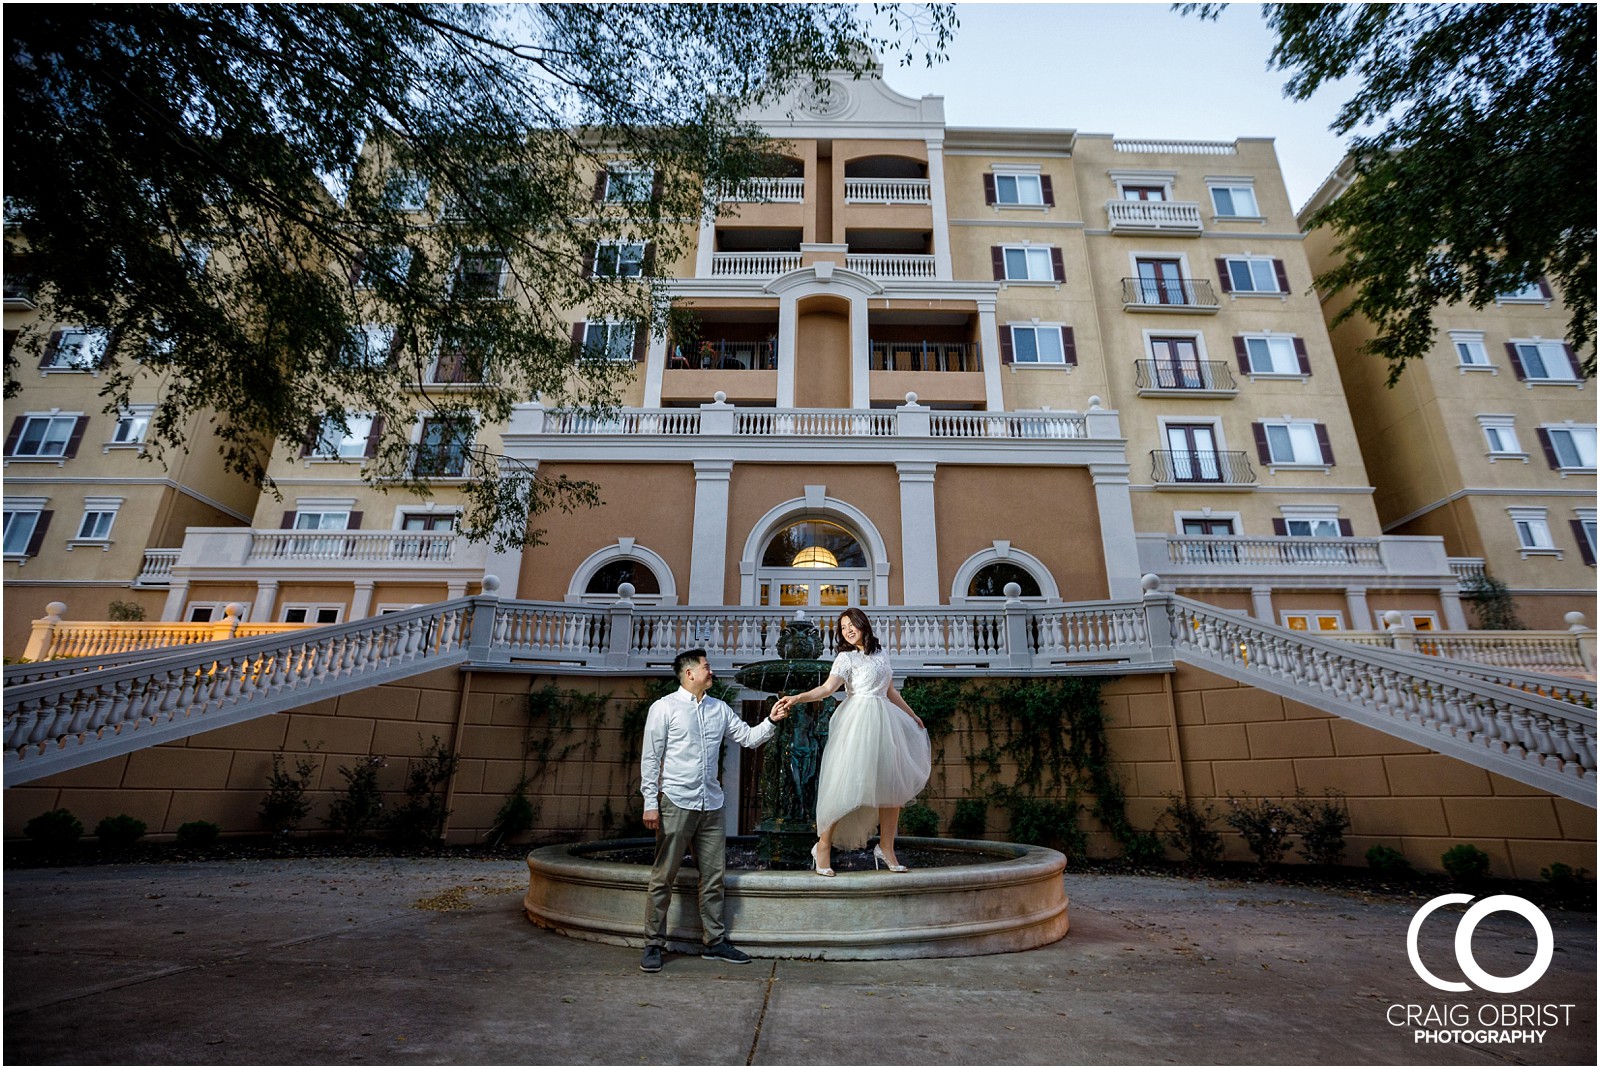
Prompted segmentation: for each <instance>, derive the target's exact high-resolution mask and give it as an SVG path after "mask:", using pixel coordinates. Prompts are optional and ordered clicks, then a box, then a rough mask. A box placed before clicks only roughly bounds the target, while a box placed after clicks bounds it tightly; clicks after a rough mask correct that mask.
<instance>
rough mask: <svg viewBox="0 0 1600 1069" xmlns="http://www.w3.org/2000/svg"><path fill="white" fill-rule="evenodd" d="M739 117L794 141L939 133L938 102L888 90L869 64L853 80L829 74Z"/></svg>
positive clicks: (844, 73)
mask: <svg viewBox="0 0 1600 1069" xmlns="http://www.w3.org/2000/svg"><path fill="white" fill-rule="evenodd" d="M742 118H744V119H747V120H748V121H750V122H753V123H756V124H757V125H759V126H762V127H764V128H766V129H768V130H771V131H773V132H781V133H783V134H787V135H791V136H799V137H834V136H841V135H843V136H861V135H863V134H866V133H867V132H869V131H871V130H873V129H874V128H889V129H901V130H903V129H904V128H906V127H908V126H927V127H936V128H939V129H943V127H944V97H939V96H926V97H908V96H905V95H904V94H901V93H897V92H895V91H894V90H893V89H890V88H889V87H888V86H887V85H885V84H884V81H883V69H882V67H880V66H877V65H874V66H873V67H872V68H871V69H869V70H867V71H864V72H863V73H862V74H861V75H860V76H859V77H858V76H856V75H854V74H852V73H850V72H848V71H829V72H828V74H827V76H826V80H825V81H824V82H822V83H821V84H820V85H817V84H813V83H810V82H803V83H801V84H800V85H797V86H795V87H794V88H792V89H790V90H789V92H787V93H785V94H784V95H783V96H782V97H780V98H779V99H778V100H775V101H773V102H771V103H769V104H764V105H761V106H759V107H756V108H752V109H750V110H748V111H746V112H745V113H744V115H743V116H742Z"/></svg>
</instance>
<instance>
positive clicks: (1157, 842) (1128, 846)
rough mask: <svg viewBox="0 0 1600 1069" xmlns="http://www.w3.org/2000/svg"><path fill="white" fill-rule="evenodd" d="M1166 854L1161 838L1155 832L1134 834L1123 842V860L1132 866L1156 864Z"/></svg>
mask: <svg viewBox="0 0 1600 1069" xmlns="http://www.w3.org/2000/svg"><path fill="white" fill-rule="evenodd" d="M1164 853H1165V851H1164V850H1163V849H1162V847H1161V836H1159V835H1157V834H1156V833H1155V832H1154V831H1136V832H1133V833H1131V834H1130V835H1128V837H1127V838H1126V839H1124V840H1123V842H1122V859H1123V860H1124V861H1126V862H1128V863H1129V864H1130V865H1151V864H1154V863H1155V862H1157V861H1160V860H1161V858H1162V855H1163V854H1164Z"/></svg>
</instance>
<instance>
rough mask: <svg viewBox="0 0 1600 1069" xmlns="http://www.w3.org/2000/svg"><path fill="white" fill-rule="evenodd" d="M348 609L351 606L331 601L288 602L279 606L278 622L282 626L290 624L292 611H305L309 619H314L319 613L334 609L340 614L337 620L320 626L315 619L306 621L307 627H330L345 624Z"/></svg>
mask: <svg viewBox="0 0 1600 1069" xmlns="http://www.w3.org/2000/svg"><path fill="white" fill-rule="evenodd" d="M348 608H349V606H347V605H345V604H344V603H343V602H331V601H325V602H311V601H294V602H288V603H286V604H284V605H281V606H279V608H278V622H279V623H280V624H286V623H288V622H289V613H290V612H291V611H293V610H295V609H304V610H305V611H306V616H307V617H314V616H316V615H317V613H319V612H321V611H322V610H323V609H332V610H334V612H336V613H337V614H338V618H337V619H334V620H331V621H328V622H327V623H323V624H318V623H317V622H316V621H315V620H313V619H307V620H306V621H305V623H306V624H307V626H310V627H319V626H320V627H327V626H329V624H342V623H344V614H345V612H346V611H347V610H348Z"/></svg>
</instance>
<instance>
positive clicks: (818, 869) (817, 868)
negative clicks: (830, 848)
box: [811, 843, 833, 876]
mask: <svg viewBox="0 0 1600 1069" xmlns="http://www.w3.org/2000/svg"><path fill="white" fill-rule="evenodd" d="M821 845H822V844H821V843H818V844H817V846H821ZM811 869H812V871H813V872H815V873H816V874H817V875H818V876H832V875H833V870H832V869H825V868H823V867H822V862H820V861H818V860H817V847H816V846H813V847H812V848H811Z"/></svg>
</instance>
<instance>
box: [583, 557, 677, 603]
mask: <svg viewBox="0 0 1600 1069" xmlns="http://www.w3.org/2000/svg"><path fill="white" fill-rule="evenodd" d="M623 583H632V584H633V592H634V593H635V594H644V595H655V594H660V593H661V582H660V580H658V579H657V578H656V573H655V572H652V571H651V570H650V569H649V568H648V567H646V566H645V565H644V564H642V563H641V562H639V561H636V560H631V559H629V558H627V557H623V558H621V559H619V560H614V561H611V562H609V563H607V564H602V565H601V566H600V567H599V568H598V569H597V570H596V571H595V573H594V574H593V575H591V576H590V577H589V585H588V586H587V587H585V588H584V591H583V592H584V593H585V594H612V595H615V594H616V592H617V587H619V586H621V585H622V584H623Z"/></svg>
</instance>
